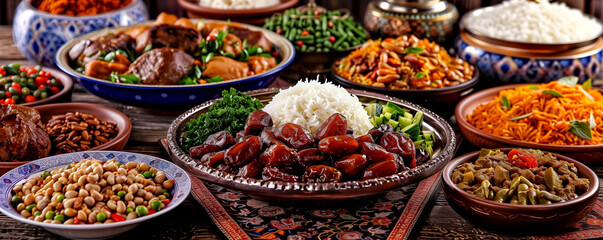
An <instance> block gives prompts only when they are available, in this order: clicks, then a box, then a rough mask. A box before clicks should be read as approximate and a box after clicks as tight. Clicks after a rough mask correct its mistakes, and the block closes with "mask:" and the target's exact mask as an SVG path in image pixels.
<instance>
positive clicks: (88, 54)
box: [69, 33, 136, 66]
mask: <svg viewBox="0 0 603 240" xmlns="http://www.w3.org/2000/svg"><path fill="white" fill-rule="evenodd" d="M135 46H136V40H134V38H132V37H131V36H130V35H128V34H126V33H117V34H110V35H106V36H102V37H99V38H96V39H93V40H82V41H81V42H79V43H77V44H76V45H75V46H73V48H71V50H69V58H71V60H72V61H75V62H76V63H78V64H79V65H80V66H84V65H86V63H87V62H90V61H92V60H95V59H97V58H98V55H99V54H100V53H101V52H106V53H107V52H111V51H115V50H117V49H133V48H134V47H135Z"/></svg>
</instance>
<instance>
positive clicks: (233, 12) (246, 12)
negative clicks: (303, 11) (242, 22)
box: [178, 0, 299, 18]
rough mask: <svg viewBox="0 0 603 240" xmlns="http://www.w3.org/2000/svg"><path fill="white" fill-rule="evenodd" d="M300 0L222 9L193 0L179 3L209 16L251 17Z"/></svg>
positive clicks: (187, 8)
mask: <svg viewBox="0 0 603 240" xmlns="http://www.w3.org/2000/svg"><path fill="white" fill-rule="evenodd" d="M298 2H299V0H281V1H280V3H279V4H276V5H272V6H268V7H263V8H250V9H220V8H210V7H205V6H201V5H199V4H195V3H193V1H191V0H178V3H179V4H180V6H181V7H182V8H184V9H185V10H187V11H191V12H195V13H196V14H204V15H208V16H225V15H226V16H231V17H232V18H242V17H251V16H258V15H268V14H271V13H274V12H281V11H283V10H285V9H288V8H291V7H293V6H295V5H297V3H298Z"/></svg>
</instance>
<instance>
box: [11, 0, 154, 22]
mask: <svg viewBox="0 0 603 240" xmlns="http://www.w3.org/2000/svg"><path fill="white" fill-rule="evenodd" d="M140 1H142V0H132V2H130V4H128V5H126V6H124V7H122V8H117V9H113V10H111V11H107V12H104V13H101V14H94V15H86V16H68V15H63V14H52V13H49V12H45V11H40V10H38V9H37V8H35V7H34V6H33V5H31V2H32V0H23V6H24V7H25V9H27V10H31V11H35V12H36V13H37V14H40V15H43V16H46V17H50V18H67V19H73V20H82V19H84V20H94V19H96V18H102V17H107V16H109V15H113V14H115V13H118V12H121V11H127V10H130V9H132V8H134V7H135V6H136V5H138V3H139V2H140Z"/></svg>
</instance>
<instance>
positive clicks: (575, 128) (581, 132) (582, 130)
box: [570, 120, 593, 140]
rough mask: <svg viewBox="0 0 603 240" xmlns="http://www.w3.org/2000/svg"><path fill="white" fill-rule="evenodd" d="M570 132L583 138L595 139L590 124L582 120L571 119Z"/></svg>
mask: <svg viewBox="0 0 603 240" xmlns="http://www.w3.org/2000/svg"><path fill="white" fill-rule="evenodd" d="M570 132H571V133H573V134H574V135H576V136H578V137H579V138H582V139H586V140H592V139H593V136H592V133H591V132H590V127H589V126H588V124H586V123H584V122H582V121H578V120H572V121H570Z"/></svg>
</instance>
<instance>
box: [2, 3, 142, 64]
mask: <svg viewBox="0 0 603 240" xmlns="http://www.w3.org/2000/svg"><path fill="white" fill-rule="evenodd" d="M148 19H149V15H148V13H147V8H146V6H145V5H144V2H143V1H142V0H132V2H131V3H130V4H129V5H128V6H125V7H123V8H120V9H116V10H113V11H110V12H106V13H102V14H98V15H91V16H80V17H72V16H66V15H57V14H50V13H47V12H44V11H40V10H38V9H36V8H35V7H33V6H32V5H31V0H23V1H21V3H20V4H19V6H17V10H16V12H15V17H14V19H13V38H14V40H15V43H16V44H17V47H18V48H19V51H21V53H22V54H23V56H25V57H27V59H29V61H32V62H36V63H38V64H41V65H45V66H50V67H54V66H55V58H54V55H55V53H56V52H57V50H58V49H59V47H61V46H62V45H63V44H64V43H66V42H67V41H69V40H71V39H73V38H75V37H77V36H80V35H82V34H85V33H89V32H92V31H95V30H98V29H103V28H107V27H115V26H120V25H121V26H127V25H131V24H136V23H141V22H145V21H147V20H148Z"/></svg>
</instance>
